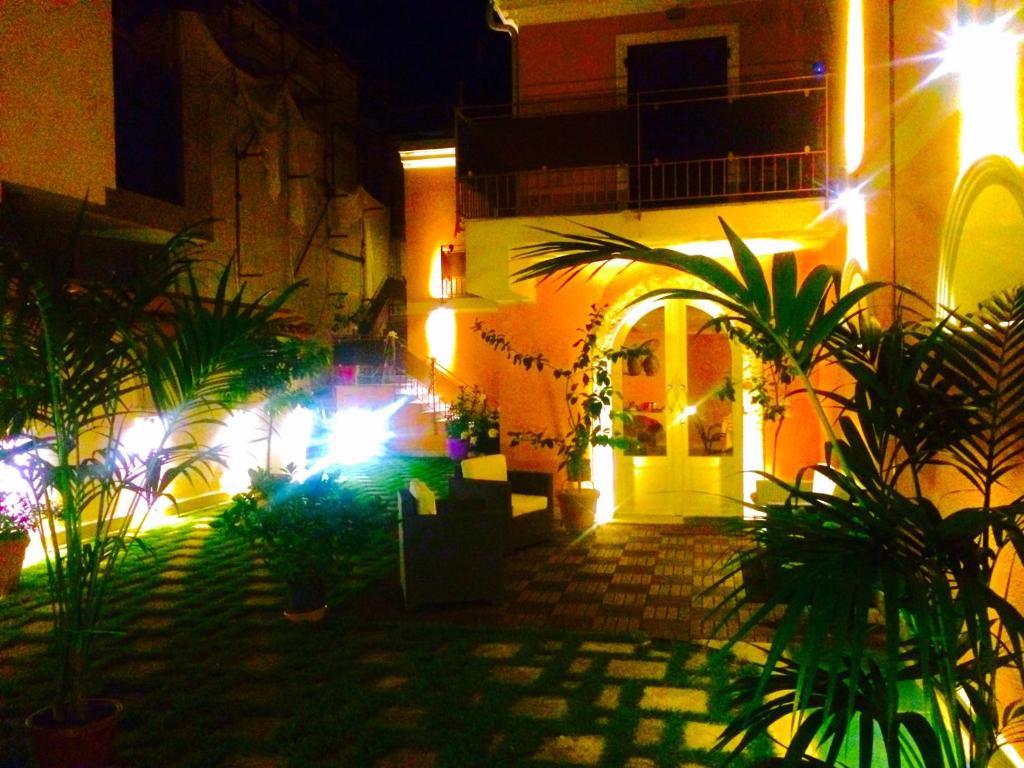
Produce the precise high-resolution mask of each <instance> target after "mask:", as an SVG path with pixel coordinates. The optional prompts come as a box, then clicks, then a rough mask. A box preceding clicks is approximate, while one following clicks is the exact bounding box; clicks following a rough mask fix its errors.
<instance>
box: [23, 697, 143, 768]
mask: <svg viewBox="0 0 1024 768" xmlns="http://www.w3.org/2000/svg"><path fill="white" fill-rule="evenodd" d="M123 712H124V707H123V706H122V705H121V702H119V701H115V700H114V699H89V716H88V721H87V722H85V723H83V724H81V725H66V724H64V723H57V722H55V721H54V719H53V710H52V709H51V708H50V707H46V708H45V709H40V710H39V711H38V712H33V713H32V714H31V715H29V716H28V718H27V719H26V720H25V727H26V728H27V729H28V734H29V742H30V744H31V746H32V755H33V757H35V761H36V765H37V766H39V768H106V766H109V765H111V763H112V762H113V758H114V739H115V737H116V735H117V721H118V720H120V719H121V715H122V713H123Z"/></svg>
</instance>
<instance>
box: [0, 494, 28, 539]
mask: <svg viewBox="0 0 1024 768" xmlns="http://www.w3.org/2000/svg"><path fill="white" fill-rule="evenodd" d="M35 527H36V523H35V515H34V514H33V512H32V505H31V504H29V502H28V499H26V498H25V497H24V496H23V495H22V494H20V493H4V494H0V541H7V540H10V539H22V538H25V537H26V536H28V535H29V534H31V533H32V531H34V530H35Z"/></svg>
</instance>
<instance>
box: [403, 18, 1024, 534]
mask: <svg viewBox="0 0 1024 768" xmlns="http://www.w3.org/2000/svg"><path fill="white" fill-rule="evenodd" d="M494 7H495V11H496V13H498V14H499V15H500V17H501V19H502V22H503V23H504V24H505V26H506V28H507V29H508V30H509V32H510V33H511V34H513V37H514V41H515V44H514V46H513V51H514V63H513V67H514V75H513V81H514V83H515V100H514V103H512V104H506V105H496V106H495V107H493V108H490V109H486V108H474V109H471V110H470V109H467V110H463V111H461V112H459V113H458V114H457V116H456V122H455V132H454V137H453V138H454V140H453V141H452V142H450V143H449V144H448V145H447V146H439V145H433V146H410V147H409V148H408V150H407V151H406V152H405V153H404V154H403V158H404V164H405V166H406V168H405V183H406V221H407V229H406V275H407V278H408V292H409V301H410V304H409V329H410V330H409V345H410V348H411V349H413V350H414V351H416V352H418V353H419V354H421V355H423V356H425V357H433V358H436V359H437V360H438V361H439V362H440V364H441V365H443V366H445V367H447V368H449V369H450V370H451V371H452V372H453V374H454V375H455V377H457V378H458V379H459V380H462V381H465V382H471V383H475V384H478V385H479V386H481V387H482V388H483V389H484V391H485V392H487V394H488V395H489V396H490V397H491V398H492V399H493V400H495V401H497V402H498V403H500V404H501V407H502V412H503V418H502V428H503V431H505V432H507V431H508V430H514V429H535V430H538V429H539V430H546V431H548V432H553V433H560V432H561V431H563V427H562V425H564V423H565V420H564V413H563V411H564V407H565V406H564V399H563V397H562V393H561V392H560V391H559V390H558V387H557V386H552V383H551V381H550V380H549V379H546V378H544V377H543V376H538V375H535V373H534V372H529V371H523V370H520V369H515V368H513V367H512V366H510V365H509V364H508V363H507V362H506V360H505V359H504V358H503V356H501V355H499V354H497V353H495V352H494V351H493V350H492V349H490V348H489V347H487V345H485V344H484V343H483V342H482V340H481V339H480V337H479V333H477V332H475V331H474V330H473V325H474V323H475V322H476V321H477V320H480V321H481V322H482V323H483V325H484V326H485V327H488V328H492V329H495V330H498V331H500V332H502V333H504V334H506V335H507V336H508V337H510V338H512V339H514V341H515V343H516V346H517V348H518V349H520V350H521V351H526V352H530V351H539V352H541V353H543V354H544V355H545V356H546V357H547V358H548V359H550V360H552V361H555V362H556V363H565V362H568V361H570V360H571V359H572V358H573V348H572V343H573V341H574V340H575V339H576V338H577V337H578V334H577V332H576V329H578V328H580V327H582V326H583V324H584V323H585V322H586V319H587V315H588V312H589V308H590V307H591V306H592V305H598V306H603V307H606V318H607V323H606V328H607V329H608V331H607V333H606V334H605V337H604V338H603V339H602V341H603V342H604V343H606V344H608V345H614V344H621V343H624V342H627V343H637V342H644V341H648V340H650V341H652V342H653V344H654V346H655V347H656V348H657V349H659V357H660V362H661V365H660V367H659V369H658V370H657V371H656V372H655V373H653V374H651V375H640V376H631V375H629V373H628V371H626V370H625V368H624V367H623V366H619V368H622V370H619V369H618V368H616V370H615V371H614V377H615V385H616V389H618V390H619V391H620V392H621V395H622V396H621V402H619V403H618V404H617V405H618V406H620V407H622V408H624V409H626V410H629V411H631V412H632V413H633V416H634V420H633V421H634V426H633V427H632V428H631V429H632V431H633V435H632V436H633V437H634V438H637V439H638V440H639V443H640V445H639V447H638V448H637V449H635V450H633V451H631V452H627V453H626V454H623V453H621V452H616V453H612V452H610V451H601V450H598V451H595V455H594V457H593V460H594V470H595V472H594V482H595V485H596V486H597V487H598V488H599V489H600V490H601V491H602V496H601V504H602V507H603V509H602V510H599V512H601V513H602V514H603V515H604V516H605V517H611V516H614V517H616V518H620V519H646V518H652V517H653V518H659V517H660V518H661V519H672V518H677V517H678V516H679V515H680V514H698V515H703V514H725V515H738V514H739V513H740V511H741V510H740V505H739V504H736V503H730V502H723V501H721V499H722V497H729V498H734V499H738V498H742V497H748V496H749V493H750V492H751V491H752V490H753V488H752V485H753V475H751V474H750V472H749V471H747V472H745V470H760V469H762V468H774V469H775V470H776V471H777V472H778V473H779V474H781V475H793V474H794V473H795V472H796V471H797V470H798V469H799V468H800V467H802V466H805V465H807V464H809V463H813V462H814V461H817V460H820V458H821V457H822V451H823V443H824V439H823V436H822V435H821V433H820V432H819V430H818V428H817V426H816V421H815V420H814V419H813V418H811V415H810V414H809V413H804V412H801V410H800V406H799V404H798V403H797V400H794V401H793V402H794V406H793V411H792V412H791V413H790V414H789V415H788V417H787V418H786V420H785V423H784V425H783V427H782V430H781V432H780V433H779V434H778V435H776V429H775V427H776V424H768V423H762V420H761V419H760V417H759V416H758V409H756V408H752V407H749V405H748V407H746V408H744V407H743V404H742V403H740V402H737V403H735V404H733V405H731V406H730V405H728V404H726V403H723V402H721V401H720V400H718V398H716V397H714V391H715V390H716V388H717V383H719V382H721V381H722V380H724V379H725V377H729V378H730V379H731V380H732V381H733V382H742V381H743V380H744V371H745V363H746V362H749V361H745V360H744V356H743V355H742V354H741V353H740V352H739V350H737V349H735V348H733V347H730V345H729V344H728V343H727V342H726V341H725V340H724V339H722V338H720V337H717V338H716V337H714V336H713V335H709V334H698V333H697V331H698V330H699V328H700V327H701V326H702V325H703V323H704V322H705V321H706V320H707V319H708V315H707V312H708V311H709V310H708V308H706V307H701V306H699V305H689V306H686V305H683V304H680V303H668V304H666V303H664V302H661V301H658V300H654V299H651V300H649V301H646V300H645V298H646V297H650V296H652V295H653V293H654V292H655V291H657V290H658V289H661V288H665V287H674V286H684V285H685V283H684V282H680V280H679V278H678V277H673V276H671V274H670V273H668V272H666V271H665V270H658V269H656V268H644V267H640V266H632V267H630V268H629V269H627V270H625V271H622V270H621V269H617V268H616V266H615V265H614V264H613V265H610V266H609V267H607V268H605V269H603V270H601V271H600V272H598V273H597V274H595V275H593V276H592V277H590V278H589V279H583V278H582V277H580V278H577V279H576V280H573V281H571V282H569V283H568V284H565V285H563V284H562V283H563V281H561V280H557V279H552V280H548V281H546V282H542V283H539V284H534V283H523V282H516V280H515V278H514V273H515V271H516V269H517V268H519V267H520V266H521V265H522V264H521V262H518V261H517V256H518V254H519V253H520V250H521V249H523V248H524V247H528V246H529V245H531V244H535V243H537V242H539V241H543V240H545V239H549V238H550V234H549V233H548V232H545V231H541V230H549V231H550V230H554V231H558V232H567V231H577V232H579V231H582V230H583V228H586V227H594V228H597V229H600V230H604V231H607V232H613V233H615V234H617V235H622V236H624V237H627V238H630V239H633V240H637V241H640V242H642V243H644V244H646V245H651V246H658V247H669V248H676V249H678V250H680V251H683V252H691V253H704V254H707V255H716V256H717V255H720V256H722V258H723V259H724V260H726V263H731V260H730V259H729V249H728V245H727V243H726V241H725V239H724V236H723V233H722V229H721V227H720V225H719V222H718V217H721V218H722V219H723V220H725V221H726V222H727V223H728V224H729V226H730V227H731V228H732V229H734V230H735V231H736V232H737V233H738V234H739V235H740V236H741V237H743V238H744V239H745V240H746V241H747V243H748V244H749V245H750V246H751V248H752V250H754V252H755V253H756V254H758V255H759V256H763V257H769V256H770V255H771V254H773V253H777V252H783V251H793V252H795V253H796V255H797V260H798V265H799V270H800V272H801V273H802V274H806V272H807V271H809V270H810V269H812V268H813V267H814V266H816V265H818V264H827V265H829V266H832V267H834V268H836V269H837V270H840V271H841V274H842V275H843V282H844V284H845V285H847V286H849V285H853V284H856V283H857V282H858V281H861V280H884V281H892V282H895V283H901V284H904V285H907V286H908V287H910V288H911V289H913V290H914V291H916V292H917V293H918V294H920V295H921V296H922V297H923V298H925V299H926V300H928V301H929V302H935V303H937V304H938V305H944V306H959V307H961V308H964V309H968V308H971V307H972V306H976V305H977V303H978V301H980V300H982V299H983V298H985V297H986V296H988V295H989V294H990V293H991V292H993V291H995V290H997V289H999V288H1003V287H1008V286H1010V285H1014V284H1015V283H1017V282H1020V281H1021V280H1022V279H1024V263H1022V262H1021V260H1020V258H1019V256H1018V255H1017V254H1016V253H1015V251H1014V248H1013V247H1012V246H1013V244H1014V243H1015V242H1018V241H1019V238H1020V235H1021V232H1022V230H1021V219H1022V210H1024V205H1022V202H1024V195H1022V194H1021V191H1020V190H1021V189H1022V184H1021V179H1022V177H1021V172H1020V143H1019V139H1018V133H1019V117H1018V110H1017V107H1018V106H1019V102H1020V96H1019V92H1018V75H1017V67H1018V62H1019V49H1018V46H1017V44H1016V37H1015V36H1014V34H1015V27H1014V24H1016V23H1019V22H1018V21H1017V20H1016V19H1015V17H1013V15H1012V11H1013V8H1012V7H1011V4H1008V3H969V2H959V3H957V2H934V3H926V2H921V3H916V2H915V3H864V2H860V0H844V1H843V2H828V3H819V2H803V1H802V0H759V1H758V0H747V1H744V0H738V1H734V2H724V1H722V0H692V1H691V2H673V1H670V0H649V1H648V0H638V1H632V2H614V1H613V0H608V1H607V2H600V3H591V2H586V3H584V2H571V1H566V2H561V1H559V0H553V1H552V2H539V1H538V0H496V2H495V3H494ZM442 250H444V251H445V254H444V258H442ZM452 254H454V257H453V256H452ZM897 300H898V299H897V295H896V293H895V292H894V291H888V290H886V291H883V292H881V293H879V294H877V295H876V299H875V306H874V307H873V309H874V312H875V313H876V314H877V315H878V316H879V317H880V318H882V319H884V318H885V317H887V316H890V315H891V311H892V308H893V306H894V302H895V301H897ZM747 370H748V379H749V369H747ZM506 445H507V441H506ZM507 452H508V453H509V454H510V456H511V461H513V462H514V463H517V464H521V465H524V466H531V467H543V468H547V469H552V470H554V469H555V466H556V464H557V460H556V458H555V457H554V456H553V455H552V454H551V453H544V452H538V451H536V450H534V449H532V448H529V447H526V446H519V447H517V448H507Z"/></svg>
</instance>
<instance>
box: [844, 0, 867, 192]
mask: <svg viewBox="0 0 1024 768" xmlns="http://www.w3.org/2000/svg"><path fill="white" fill-rule="evenodd" d="M843 150H844V152H845V154H846V172H847V173H853V172H854V171H855V170H857V168H858V167H860V163H861V160H863V159H864V7H863V4H862V0H850V4H849V7H848V9H847V16H846V93H845V94H844V104H843Z"/></svg>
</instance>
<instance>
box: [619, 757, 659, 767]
mask: <svg viewBox="0 0 1024 768" xmlns="http://www.w3.org/2000/svg"><path fill="white" fill-rule="evenodd" d="M623 768H658V764H657V763H656V762H654V761H653V760H651V758H649V757H630V758H627V759H626V762H625V763H623Z"/></svg>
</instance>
